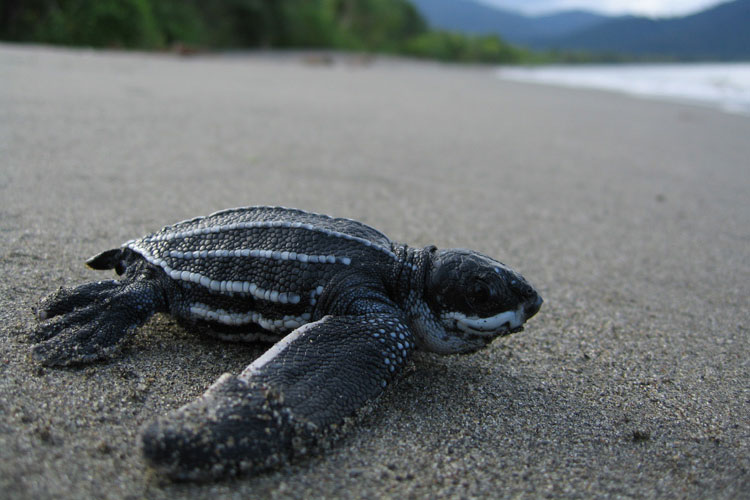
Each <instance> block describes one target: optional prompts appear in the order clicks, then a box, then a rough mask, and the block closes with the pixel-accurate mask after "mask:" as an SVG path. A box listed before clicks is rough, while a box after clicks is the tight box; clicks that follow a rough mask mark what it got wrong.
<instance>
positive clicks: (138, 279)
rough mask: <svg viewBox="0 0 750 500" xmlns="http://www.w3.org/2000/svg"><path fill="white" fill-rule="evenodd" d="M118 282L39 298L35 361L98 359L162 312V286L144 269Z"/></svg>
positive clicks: (33, 337) (56, 362) (63, 290)
mask: <svg viewBox="0 0 750 500" xmlns="http://www.w3.org/2000/svg"><path fill="white" fill-rule="evenodd" d="M135 271H136V270H135V269H134V272H133V273H131V274H130V275H129V276H126V278H125V279H123V280H122V281H99V282H96V283H87V284H85V285H81V286H78V287H75V288H61V289H60V290H58V291H57V292H55V293H53V294H52V295H50V296H49V297H47V298H45V299H43V300H42V302H41V303H40V305H39V308H38V309H37V317H38V318H39V319H40V320H41V323H40V324H39V325H38V326H37V327H36V328H35V329H34V331H33V332H31V334H30V338H31V340H33V341H34V342H37V344H36V345H35V346H34V347H33V348H32V357H33V358H34V360H36V361H38V362H40V363H42V364H45V365H69V364H73V363H86V362H90V361H94V360H97V359H102V358H105V357H107V356H108V355H110V354H111V353H112V352H113V351H115V350H116V348H117V347H118V345H119V344H120V343H121V342H122V340H123V339H125V338H126V337H127V336H128V335H129V334H131V333H133V332H134V331H135V329H136V328H138V327H139V326H141V325H142V324H143V323H145V322H146V321H147V320H148V319H149V318H150V317H151V316H152V315H153V314H154V313H156V312H159V311H166V301H165V299H164V294H163V293H162V290H163V287H162V285H161V284H160V283H159V282H158V281H157V280H156V279H154V278H153V277H152V276H151V274H152V273H150V272H149V270H147V269H146V270H143V271H142V272H140V273H139V272H135Z"/></svg>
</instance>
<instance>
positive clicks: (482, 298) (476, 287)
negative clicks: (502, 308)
mask: <svg viewBox="0 0 750 500" xmlns="http://www.w3.org/2000/svg"><path fill="white" fill-rule="evenodd" d="M494 295H495V294H494V292H493V290H492V288H491V287H490V286H489V285H488V284H487V283H485V282H484V281H475V282H474V284H473V285H471V289H470V290H469V293H468V296H467V298H468V299H469V304H470V305H471V306H472V307H473V308H474V309H481V308H482V307H484V306H486V305H487V304H488V303H489V302H490V301H491V300H492V298H493V296H494Z"/></svg>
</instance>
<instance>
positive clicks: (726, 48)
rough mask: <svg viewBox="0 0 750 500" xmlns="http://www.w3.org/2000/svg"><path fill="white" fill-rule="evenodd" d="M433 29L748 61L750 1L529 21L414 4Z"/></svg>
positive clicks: (542, 43) (472, 5)
mask: <svg viewBox="0 0 750 500" xmlns="http://www.w3.org/2000/svg"><path fill="white" fill-rule="evenodd" d="M411 1H412V3H413V4H414V5H416V6H417V8H418V9H419V10H420V12H421V13H422V15H423V16H424V17H425V19H427V21H428V22H429V23H430V25H431V26H433V27H435V28H439V29H446V30H453V31H460V32H464V33H474V34H489V33H493V34H497V35H500V36H501V37H502V38H504V39H505V40H507V41H509V42H512V43H516V44H521V45H527V46H530V47H533V48H539V49H542V48H543V49H564V50H578V49H580V50H587V51H591V52H616V53H623V54H630V55H636V56H662V57H675V58H681V59H750V0H735V1H731V2H727V3H724V4H720V5H718V6H715V7H713V8H710V9H707V10H704V11H702V12H699V13H697V14H693V15H689V16H684V17H674V18H665V19H650V18H645V17H637V16H621V17H608V16H605V15H601V14H595V13H591V12H586V11H564V12H560V13H556V14H550V15H544V16H526V15H523V14H519V13H517V12H514V11H510V10H505V9H497V8H494V7H491V6H488V5H485V4H481V3H478V2H475V1H472V0H411Z"/></svg>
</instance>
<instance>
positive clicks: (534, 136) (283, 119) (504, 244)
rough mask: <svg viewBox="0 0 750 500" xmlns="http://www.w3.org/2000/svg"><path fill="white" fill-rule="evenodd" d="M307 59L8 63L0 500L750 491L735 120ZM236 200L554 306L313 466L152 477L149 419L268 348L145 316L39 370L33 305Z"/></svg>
mask: <svg viewBox="0 0 750 500" xmlns="http://www.w3.org/2000/svg"><path fill="white" fill-rule="evenodd" d="M303 59H304V58H303V57H300V56H288V57H270V56H266V55H242V56H240V55H237V56H228V57H227V56H225V57H211V56H198V57H191V58H180V57H177V56H172V55H143V54H131V53H116V52H115V53H112V52H91V51H85V50H84V51H69V50H58V49H50V48H34V47H18V46H9V45H2V46H0V199H1V200H2V203H0V272H2V276H3V279H2V280H0V304H1V306H0V313H1V314H2V316H1V318H0V319H1V320H2V333H1V334H0V360H1V364H0V396H1V399H0V491H1V492H2V493H1V494H0V496H2V497H4V498H35V499H36V498H53V497H54V498H82V497H94V498H139V497H146V498H250V497H266V496H268V497H297V498H301V497H306V498H311V497H328V498H333V497H364V498H375V497H380V496H384V497H392V498H419V497H429V498H436V497H455V498H471V497H529V498H533V497H545V496H552V497H571V498H575V497H578V498H588V497H591V496H594V495H595V496H612V497H623V498H624V497H638V498H640V497H663V498H740V497H746V498H747V496H748V492H749V491H750V472H749V471H750V416H749V415H750V365H749V364H748V352H750V345H749V342H748V329H750V317H749V315H750V308H749V307H748V296H750V196H748V192H750V119H748V118H747V117H738V116H731V115H727V114H722V113H720V112H718V111H713V110H710V109H702V108H697V107H690V106H687V105H680V104H674V103H662V102H657V101H648V100H639V99H635V98H631V97H627V96H620V95H615V94H609V93H604V92H595V91H577V90H570V89H567V90H565V89H557V88H552V87H544V86H534V85H527V84H517V83H507V82H500V81H498V80H496V79H495V78H494V77H493V73H492V71H491V70H490V69H482V68H461V67H452V66H447V67H445V66H440V65H433V64H415V63H407V62H400V61H383V60H376V61H374V62H373V63H372V64H369V65H368V64H362V63H363V62H366V61H361V60H356V59H351V58H345V57H341V56H338V57H337V58H334V59H335V60H334V64H311V63H313V62H318V63H319V62H325V60H324V59H320V58H318V59H317V60H315V59H313V60H308V61H306V62H305V61H304V60H303ZM250 204H280V205H288V206H297V207H302V208H306V209H309V210H314V211H320V212H325V213H331V214H335V215H340V216H347V217H353V218H356V219H360V220H362V221H364V222H367V223H369V224H371V225H374V226H375V227H377V228H379V229H381V230H383V231H384V232H386V234H388V235H390V236H391V237H392V238H393V239H396V240H400V241H406V242H408V243H410V244H412V245H426V244H430V243H434V244H437V245H439V246H443V247H449V246H464V247H469V248H474V249H476V250H480V251H483V252H485V253H488V254H491V255H493V256H496V257H498V258H500V259H501V260H504V261H505V262H507V263H508V264H510V265H512V266H513V267H516V268H517V269H519V270H520V271H521V272H522V273H523V274H525V275H526V276H527V277H528V278H529V279H530V280H531V281H532V282H533V283H534V284H535V285H537V287H538V288H539V289H540V291H541V293H542V294H543V295H544V297H545V299H546V302H545V305H544V307H543V309H542V311H541V313H540V314H539V315H538V316H537V317H536V318H534V319H533V320H532V321H531V322H530V324H529V326H528V328H527V330H526V331H525V332H524V333H522V334H518V335H516V336H513V337H511V338H508V339H505V340H502V341H497V342H496V343H494V344H493V345H492V346H491V347H490V348H488V349H486V350H485V351H483V352H479V353H476V354H473V355H470V356H453V357H440V356H435V355H428V354H422V355H420V356H418V357H417V359H416V361H415V365H414V370H413V372H412V373H411V374H410V375H409V376H407V377H406V378H405V379H404V380H403V381H402V382H401V383H400V384H399V385H398V386H397V387H396V388H395V390H392V391H391V392H389V393H388V394H387V395H386V396H385V397H384V398H382V400H381V402H380V404H379V405H378V407H377V408H376V409H375V411H374V412H373V413H372V414H371V415H369V416H368V417H366V418H365V420H364V422H362V424H361V425H360V426H358V427H357V428H355V430H354V431H353V432H352V433H350V434H349V435H348V437H346V438H344V439H343V440H342V441H340V442H339V443H338V445H337V446H336V447H335V448H334V449H333V450H331V451H330V452H329V453H328V454H326V455H324V456H322V457H318V458H311V459H308V460H303V461H301V462H298V463H295V464H293V465H291V466H288V467H286V468H283V469H281V470H278V471H276V472H272V473H269V474H266V475H262V476H259V477H254V478H244V479H239V480H234V481H226V482H219V483H213V484H205V485H194V484H187V485H184V484H178V485H173V484H169V483H166V484H165V483H162V482H160V481H159V480H158V479H157V478H155V477H153V475H152V474H150V473H149V472H148V471H147V470H146V468H145V467H144V463H143V461H142V459H141V457H140V455H139V452H138V449H137V448H136V438H137V435H138V430H139V428H140V426H141V425H143V424H144V423H145V422H148V421H149V420H151V419H152V418H154V417H155V416H156V415H160V414H162V413H164V412H166V411H167V410H169V409H171V408H175V407H177V406H179V405H182V404H183V403H185V402H187V401H189V400H191V399H192V398H194V397H196V396H197V395H199V394H200V393H201V392H202V391H203V390H204V389H205V388H206V387H207V386H208V385H209V384H210V383H211V382H212V381H214V380H215V379H216V378H217V377H218V376H219V375H221V374H222V373H223V372H227V371H230V372H235V373H236V372H238V371H240V370H241V369H242V368H243V367H244V366H245V365H247V364H248V363H250V362H251V361H252V359H253V358H254V357H256V356H257V355H259V354H260V353H261V352H262V351H263V348H262V347H257V346H243V345H236V344H225V343H222V342H219V341H213V340H206V339H202V338H197V337H195V336H194V335H191V334H189V333H187V332H185V331H184V330H182V329H181V328H180V327H178V326H177V325H176V324H175V323H174V322H173V321H172V320H170V319H169V318H164V317H159V318H156V319H155V320H154V321H152V322H150V323H149V324H148V325H147V326H146V327H144V328H143V329H142V331H141V332H140V333H139V334H138V336H137V337H136V338H135V339H134V341H133V342H131V343H130V344H129V346H128V347H127V348H126V349H125V350H124V351H123V352H122V353H120V354H119V355H117V356H116V357H115V358H114V359H112V360H111V361H109V362H104V363H97V364H95V365H92V366H86V367H78V368H70V369H47V368H41V367H39V366H36V365H34V364H33V363H31V362H30V360H29V356H28V350H29V345H28V344H26V343H24V337H23V335H22V332H23V331H24V330H27V329H28V328H29V326H30V325H32V324H33V319H32V317H31V307H32V306H33V304H34V303H35V302H36V301H37V300H38V299H39V298H40V297H41V296H43V295H44V294H46V293H48V292H51V291H53V290H55V289H56V288H57V287H58V286H60V285H74V284H78V283H81V282H83V281H87V280H94V279H102V278H104V277H108V275H102V274H101V273H96V272H93V271H90V270H87V269H86V268H85V267H84V265H83V259H85V258H86V257H88V256H90V255H92V254H94V253H96V252H98V251H100V250H103V249H107V248H111V247H115V246H118V245H119V244H120V243H121V242H123V241H125V240H127V239H130V238H132V237H137V236H140V235H142V234H144V233H146V232H150V231H153V230H155V229H158V228H159V227H161V226H162V225H164V224H167V223H170V222H174V221H177V220H181V219H185V218H187V217H191V216H195V215H203V214H207V213H210V212H212V211H215V210H217V209H221V208H225V207H232V206H241V205H250ZM19 332H21V333H19Z"/></svg>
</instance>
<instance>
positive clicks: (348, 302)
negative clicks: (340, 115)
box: [32, 207, 542, 479]
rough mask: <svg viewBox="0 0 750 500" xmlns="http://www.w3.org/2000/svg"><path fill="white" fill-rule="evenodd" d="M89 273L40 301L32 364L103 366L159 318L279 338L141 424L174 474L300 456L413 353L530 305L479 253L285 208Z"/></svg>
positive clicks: (238, 215) (164, 240) (519, 320)
mask: <svg viewBox="0 0 750 500" xmlns="http://www.w3.org/2000/svg"><path fill="white" fill-rule="evenodd" d="M87 264H88V265H89V266H90V267H92V268H93V269H114V270H115V271H116V272H117V274H118V275H122V278H121V279H120V280H113V281H99V282H96V283H88V284H84V285H81V286H78V287H75V288H61V289H60V290H59V291H57V292H56V293H54V294H52V295H50V296H49V297H47V298H45V299H44V300H42V302H41V304H40V306H39V308H38V310H37V315H38V317H39V319H40V320H42V322H41V323H40V324H39V325H38V326H37V328H36V329H35V331H34V332H32V338H33V340H34V341H36V342H38V344H36V345H35V346H34V347H33V351H32V354H33V358H34V359H35V360H37V361H39V362H41V363H43V364H46V365H67V364H71V363H83V362H89V361H93V360H96V359H100V358H104V357H106V356H108V355H110V354H111V353H112V352H113V351H114V350H115V348H116V347H117V346H118V345H119V344H120V343H121V342H122V340H123V339H125V338H126V337H128V336H130V335H132V334H133V332H134V331H135V330H136V328H138V327H139V326H140V325H142V324H143V323H144V322H146V320H148V319H149V318H150V317H151V316H152V315H153V314H154V313H157V312H163V313H169V314H171V315H172V316H174V317H175V318H177V319H178V320H180V321H181V322H182V323H184V324H185V325H187V326H199V325H203V326H208V327H209V328H210V329H212V330H213V331H215V332H216V333H217V334H218V335H219V336H220V337H221V338H223V339H229V340H249V341H253V340H264V341H277V340H278V342H277V343H276V344H274V345H273V347H271V348H270V349H269V350H268V351H267V352H266V353H265V354H263V355H262V356H261V357H259V358H258V359H256V360H255V361H254V362H253V363H251V364H250V365H249V366H248V367H247V368H246V369H245V370H244V371H243V372H242V373H241V374H240V375H239V376H234V375H230V374H224V375H222V376H221V377H220V378H219V379H218V380H217V381H216V382H215V383H214V384H213V385H212V386H211V387H210V388H209V389H208V390H207V391H206V393H205V394H204V395H203V396H201V397H200V398H199V399H197V400H196V401H194V402H192V403H190V404H188V405H185V406H183V407H182V408H179V409H177V410H174V411H172V412H170V413H169V414H167V415H166V416H164V417H161V418H159V419H157V420H156V421H154V422H152V423H151V424H150V425H148V426H147V427H146V428H145V429H144V431H143V433H142V449H143V453H144V455H145V457H146V459H147V461H148V462H149V463H150V464H151V465H152V466H153V467H154V468H156V469H157V470H158V471H161V472H162V473H165V474H167V475H168V476H170V477H172V478H176V479H199V478H209V477H217V476H221V475H226V474H235V473H237V472H242V471H245V472H254V471H259V470H263V469H266V468H269V467H272V466H274V465H277V464H279V463H281V462H283V461H285V460H288V459H290V458H292V457H294V456H297V455H302V454H305V453H306V452H307V451H309V450H311V449H313V448H315V447H316V445H318V444H320V443H321V442H322V441H321V440H322V439H323V438H324V437H325V436H326V435H329V434H330V433H332V431H333V430H334V429H336V428H337V426H339V425H340V424H341V423H342V422H343V421H344V420H345V419H346V417H348V416H350V415H352V414H353V413H355V412H356V410H357V409H359V408H360V407H362V406H364V404H365V403H366V402H367V401H368V400H371V399H373V398H375V397H376V396H378V395H379V394H380V393H381V392H382V391H383V390H384V389H385V388H386V387H387V386H388V384H389V383H390V382H391V381H393V380H394V377H396V376H397V375H398V373H399V371H400V370H401V369H402V367H403V366H404V364H405V362H406V360H407V358H408V357H409V355H410V353H411V352H412V351H413V350H414V349H424V350H426V351H431V352H437V353H441V354H450V353H466V352H473V351H476V350H477V349H480V348H482V347H485V346H486V345H488V344H489V343H490V342H491V341H492V340H493V339H494V338H496V337H498V336H503V335H507V334H510V333H514V332H518V331H520V330H522V329H523V326H522V325H523V324H524V322H525V321H526V320H527V319H529V318H530V317H531V316H533V315H534V314H535V313H536V312H537V311H538V310H539V307H540V306H541V304H542V299H541V297H540V296H539V295H538V294H537V293H536V291H534V289H533V288H532V287H531V286H530V285H529V284H528V283H527V282H526V280H525V279H524V278H523V277H521V275H520V274H518V273H516V272H514V271H513V270H511V269H510V268H508V267H507V266H505V265H504V264H501V263H500V262H497V261H495V260H493V259H491V258H489V257H486V256H484V255H481V254H479V253H477V252H472V251H470V250H462V249H450V250H438V249H437V248H435V247H433V246H429V247H425V248H419V249H417V248H410V247H408V246H407V245H404V244H398V243H394V242H392V241H390V240H389V239H388V238H387V237H386V236H385V235H383V234H382V233H380V232H379V231H377V230H375V229H373V228H371V227H369V226H366V225H364V224H362V223H360V222H356V221H353V220H350V219H339V218H332V217H328V216H325V215H319V214H314V213H310V212H304V211H301V210H293V209H288V208H281V207H250V208H237V209H231V210H224V211H221V212H216V213H214V214H212V215H209V216H207V217H198V218H195V219H191V220H187V221H184V222H180V223H177V224H174V225H172V226H167V227H165V228H163V229H161V230H160V231H158V232H156V233H154V234H151V235H148V236H145V237H143V238H140V239H137V240H131V241H129V242H127V243H125V244H124V245H123V246H122V247H121V248H117V249H114V250H108V251H106V252H103V253H101V254H99V255H97V256H95V257H93V258H91V259H90V260H88V262H87Z"/></svg>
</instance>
